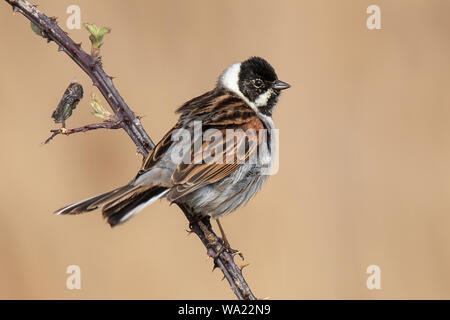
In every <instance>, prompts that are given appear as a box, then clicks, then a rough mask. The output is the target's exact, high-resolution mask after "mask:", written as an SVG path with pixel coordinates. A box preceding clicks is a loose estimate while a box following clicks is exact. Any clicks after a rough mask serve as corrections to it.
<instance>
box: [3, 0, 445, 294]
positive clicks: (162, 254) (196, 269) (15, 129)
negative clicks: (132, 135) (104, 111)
mask: <svg viewBox="0 0 450 320" xmlns="http://www.w3.org/2000/svg"><path fill="white" fill-rule="evenodd" d="M36 2H37V3H38V4H39V8H40V9H41V10H42V11H44V12H45V13H47V14H48V15H54V16H58V17H59V21H60V24H61V25H62V26H63V28H64V29H67V28H66V26H65V22H66V19H67V17H68V14H66V8H67V7H68V6H69V5H71V4H77V5H79V6H80V7H81V19H82V23H84V22H94V23H96V24H98V25H106V26H110V27H112V33H111V34H109V35H107V36H105V45H104V46H103V48H102V54H103V61H104V67H105V70H106V71H107V73H109V74H111V75H113V76H116V77H117V79H116V80H115V84H116V86H117V88H118V89H119V91H120V92H121V94H122V95H123V97H124V98H125V100H126V101H127V102H128V104H129V105H130V106H131V107H132V109H133V110H134V111H135V112H136V113H137V114H138V115H142V116H145V117H144V118H143V120H142V121H143V125H144V127H145V128H146V129H147V131H148V132H149V134H150V135H151V136H152V138H153V139H154V140H158V139H159V138H161V137H162V135H163V134H164V133H165V131H166V130H168V129H169V127H170V126H172V125H173V124H174V123H175V121H176V119H177V117H176V116H175V114H174V110H175V108H176V107H177V106H179V105H180V104H181V103H183V102H184V101H186V100H187V99H190V98H192V97H194V96H196V95H199V94H201V93H203V92H205V91H206V90H209V89H210V88H212V87H213V86H214V85H215V81H216V78H217V77H218V75H219V74H220V73H221V72H222V70H224V69H225V68H226V67H227V66H228V65H230V64H232V63H234V62H237V61H240V60H244V59H246V58H248V57H249V56H251V55H259V56H262V57H265V58H266V59H267V60H268V61H269V62H270V63H271V64H272V65H273V66H274V67H275V69H276V70H277V73H278V75H279V77H280V78H281V79H282V80H284V81H287V82H289V83H291V84H292V88H291V89H289V90H288V91H286V92H285V93H284V94H283V96H282V98H281V101H280V103H279V106H278V108H277V110H276V112H275V115H274V119H275V122H276V125H277V127H278V128H279V129H280V170H279V172H278V174H277V175H275V176H272V177H271V178H270V180H269V183H268V184H267V185H266V186H265V187H264V188H263V190H262V191H261V192H260V193H259V194H258V195H257V196H256V198H254V199H253V200H252V201H251V202H250V203H249V204H248V205H247V206H246V207H244V208H243V209H241V210H239V211H237V212H235V213H234V214H232V215H230V216H227V217H226V218H224V219H223V220H222V223H223V225H224V227H225V230H226V231H227V234H228V237H229V238H230V242H231V244H232V246H233V247H235V248H238V249H240V250H241V251H243V253H244V255H245V257H246V260H245V262H247V263H250V266H249V267H247V268H246V269H245V271H244V274H245V276H246V277H247V279H248V281H249V283H250V285H251V286H252V288H253V290H254V293H255V294H256V295H257V296H258V297H271V298H273V299H310V298H313V299H315V298H319V299H323V298H327V299H328V298H331V299H335V298H343V299H353V298H359V299H381V298H387V299H392V298H401V299H409V298H426V299H428V298H437V299H441V298H447V299H448V298H450V273H449V270H450V232H449V228H450V214H449V209H450V108H449V104H450V90H449V85H450V64H449V56H450V42H449V37H450V20H449V19H448V13H449V12H450V1H448V0H441V1H438V0H433V1H431V0H423V1H414V0H403V1H400V0H398V1H381V0H377V1H374V0H371V1H365V0H359V1H355V0H346V1H331V0H329V1H312V0H311V1H256V0H254V1H207V0H204V1H170V2H169V1H106V0H103V1H100V0H99V1H75V0H70V1H66V0H60V1H44V0H40V1H37V0H36ZM371 4H377V5H379V6H380V7H381V19H382V20H381V23H382V30H373V31H370V30H368V29H367V28H366V19H367V17H368V14H366V8H367V7H368V6H369V5H371ZM0 21H1V25H2V27H1V28H0V46H1V50H0V70H1V72H0V97H1V100H0V101H1V106H0V147H1V153H2V157H1V158H0V177H1V179H0V197H1V205H0V298H6V299H11V298H20V299H22V298H24V299H40V298H43V299H52V298H63V299H81V298H84V299H102V298H106V299H110V298H119V299H121V298H126V299H128V298H135V299H154V298H156V299H169V298H172V299H184V298H187V299H221V298H234V295H233V293H232V291H231V290H230V288H229V286H228V284H227V283H226V281H222V282H221V281H220V279H221V278H222V274H221V273H220V272H219V271H218V270H216V271H214V272H211V269H212V261H211V260H210V259H208V258H207V256H206V252H205V249H204V248H203V246H202V245H201V244H200V241H199V240H198V239H197V238H196V237H195V236H193V235H191V236H188V235H187V233H186V231H185V229H187V228H188V225H187V222H186V220H185V218H184V216H183V215H182V213H181V211H180V210H179V209H178V208H177V207H176V206H171V207H169V205H168V204H167V202H165V201H162V202H158V203H156V204H154V205H153V206H151V207H149V208H147V209H146V210H144V211H143V212H142V213H140V214H139V215H138V216H137V217H135V218H134V219H132V220H131V221H129V222H128V223H127V224H125V225H123V226H120V227H117V228H115V229H113V230H112V229H111V228H109V226H108V225H107V224H106V223H105V222H104V221H103V219H102V217H101V215H100V214H99V213H98V212H96V213H91V214H86V215H83V216H77V217H67V216H61V217H58V216H54V215H52V212H53V211H54V210H55V209H58V208H59V207H61V206H63V205H66V204H68V203H71V202H74V201H77V200H80V199H83V198H86V197H88V196H92V195H95V194H98V193H101V192H105V191H108V190H109V189H111V188H113V187H117V186H119V185H122V184H124V183H126V182H128V181H129V179H131V177H132V176H134V174H135V173H136V171H137V170H138V168H139V166H140V162H141V157H140V156H139V155H137V154H136V149H135V147H134V145H133V143H132V142H131V140H130V139H129V138H128V136H127V135H126V134H125V133H124V132H123V131H118V130H117V131H114V130H113V131H91V132H88V133H86V134H78V135H73V136H70V137H62V136H58V137H56V138H55V139H54V141H52V142H51V143H50V144H49V145H46V146H43V145H41V142H42V141H44V140H45V139H46V138H47V137H48V135H49V130H50V129H52V128H56V127H57V126H56V125H55V124H54V123H53V122H52V120H51V118H50V115H51V113H52V111H53V110H54V109H55V107H56V105H57V103H58V101H59V99H60V98H61V96H62V94H63V92H64V90H65V88H66V87H67V85H68V84H69V82H70V81H71V80H73V79H78V80H79V81H80V82H82V84H83V85H84V89H85V98H84V99H83V100H82V101H81V103H80V104H79V106H78V107H77V109H76V111H75V114H74V116H73V117H72V118H71V119H70V120H69V121H68V124H67V125H68V127H76V126H80V125H84V124H87V123H92V122H97V119H96V118H94V117H93V116H92V115H91V114H90V108H89V100H90V94H91V93H92V92H97V91H96V89H95V88H94V87H92V85H91V81H90V80H89V78H88V77H87V76H86V75H85V74H83V73H82V71H81V70H80V69H79V68H78V67H77V66H76V65H75V64H74V63H73V62H72V61H71V60H69V58H68V57H67V56H66V55H65V54H63V53H58V52H57V51H56V46H55V44H54V43H50V44H48V45H47V44H46V42H45V40H44V39H42V38H39V37H38V36H36V35H35V34H34V33H33V32H32V31H31V29H30V25H29V22H28V20H25V18H24V17H22V16H21V15H18V14H16V15H13V14H12V12H11V8H10V6H9V5H7V4H6V3H5V2H4V1H1V2H0ZM69 34H70V35H71V36H72V37H73V38H74V40H76V41H78V42H79V41H82V42H83V47H84V48H85V49H86V50H89V46H88V44H89V40H88V35H87V31H86V30H84V29H82V30H72V31H70V32H69ZM103 103H105V102H104V100H103ZM72 264H75V265H79V266H80V267H81V275H82V284H81V285H82V289H81V290H72V291H70V290H68V289H66V278H67V276H68V275H67V274H66V268H67V266H69V265H72ZM372 264H375V265H378V266H379V267H380V268H381V290H372V291H370V290H368V289H367V288H366V279H367V277H368V275H367V274H366V268H367V267H368V266H369V265H372Z"/></svg>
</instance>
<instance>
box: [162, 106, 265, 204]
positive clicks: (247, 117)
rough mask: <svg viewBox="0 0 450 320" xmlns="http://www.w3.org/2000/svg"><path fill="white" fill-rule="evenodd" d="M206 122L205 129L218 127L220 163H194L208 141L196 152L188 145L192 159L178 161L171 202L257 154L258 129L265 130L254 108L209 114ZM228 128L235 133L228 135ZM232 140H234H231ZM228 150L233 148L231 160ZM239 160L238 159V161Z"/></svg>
mask: <svg viewBox="0 0 450 320" xmlns="http://www.w3.org/2000/svg"><path fill="white" fill-rule="evenodd" d="M205 125H206V126H207V127H208V128H216V129H218V130H219V131H220V133H221V134H222V137H223V145H222V150H223V151H222V154H221V155H215V156H216V157H217V158H218V159H222V160H223V163H218V162H219V161H210V162H207V163H205V161H202V162H201V163H196V162H197V161H195V160H202V159H201V157H202V155H203V154H204V151H205V150H207V148H209V147H210V144H211V142H210V141H205V142H203V143H202V147H201V152H197V153H195V150H194V149H193V148H191V159H193V161H191V163H183V162H182V163H180V164H179V165H178V167H177V168H176V169H175V172H174V173H173V175H172V181H173V183H174V187H173V189H172V191H171V193H170V200H171V201H174V200H176V199H177V198H179V197H182V196H183V195H186V194H188V193H190V192H192V191H194V190H196V189H198V188H200V187H202V186H205V185H208V184H211V183H215V182H218V181H220V180H221V179H223V178H225V177H227V176H229V175H230V174H231V173H232V172H233V171H235V170H236V169H237V168H239V167H240V166H241V164H242V162H244V161H248V160H249V159H250V158H251V157H252V156H257V154H256V153H257V150H258V145H259V143H260V141H261V139H260V134H261V131H260V130H261V129H264V125H263V123H262V122H261V120H260V119H259V118H258V117H257V116H256V114H255V113H254V112H253V110H251V109H249V108H248V107H243V106H242V107H237V108H234V112H232V113H231V114H230V113H229V112H226V114H225V113H224V114H222V116H215V117H212V119H211V121H209V122H207V123H205V124H204V126H205ZM227 129H235V134H234V135H231V136H230V135H228V136H227V134H226V130H227ZM237 129H241V130H237ZM248 129H253V130H248ZM231 139H232V140H234V141H230V140H231ZM227 140H228V141H227ZM212 143H214V141H213V142H212ZM227 147H228V149H227ZM238 148H245V149H244V152H241V153H240V154H241V155H242V157H240V158H239V159H237V155H238ZM230 149H233V153H232V155H233V159H227V151H229V150H230ZM228 154H229V153H228ZM217 158H215V159H217ZM230 160H231V161H230ZM238 160H240V161H239V162H238Z"/></svg>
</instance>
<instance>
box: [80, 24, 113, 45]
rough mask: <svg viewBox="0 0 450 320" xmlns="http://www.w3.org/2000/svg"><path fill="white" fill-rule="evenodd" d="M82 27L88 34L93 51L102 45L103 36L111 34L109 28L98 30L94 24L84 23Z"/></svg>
mask: <svg viewBox="0 0 450 320" xmlns="http://www.w3.org/2000/svg"><path fill="white" fill-rule="evenodd" d="M84 27H85V28H86V30H87V31H89V33H90V36H89V40H91V43H92V49H93V50H98V49H99V48H100V47H101V46H102V45H103V37H104V36H105V34H108V33H110V32H111V28H108V27H101V28H98V27H97V26H96V25H95V24H91V23H85V24H84Z"/></svg>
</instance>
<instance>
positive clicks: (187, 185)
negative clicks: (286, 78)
mask: <svg viewBox="0 0 450 320" xmlns="http://www.w3.org/2000/svg"><path fill="white" fill-rule="evenodd" d="M289 87H290V85H289V84H287V83H285V82H283V81H280V80H278V77H277V75H276V73H275V70H274V69H273V68H272V66H271V65H270V64H269V63H268V62H267V61H266V60H264V59H262V58H260V57H251V58H249V59H248V60H246V61H244V62H241V63H235V64H233V65H231V66H230V67H229V68H228V69H226V70H225V71H224V72H223V73H222V74H221V75H220V77H219V80H218V82H217V85H216V87H215V88H214V89H213V90H211V91H209V92H206V93H205V94H203V95H201V96H198V97H196V98H194V99H192V100H189V101H187V102H186V103H184V104H183V105H182V106H181V107H179V108H178V109H177V111H176V112H177V113H178V114H180V118H179V120H178V122H177V124H176V125H175V126H174V127H173V128H172V129H171V130H170V131H169V132H168V133H167V134H166V135H165V136H164V137H163V138H162V139H161V141H160V142H159V143H158V144H157V145H156V146H155V148H154V149H153V150H152V151H151V153H150V154H149V155H148V157H147V158H146V159H145V160H144V163H143V165H142V167H141V169H140V170H139V172H138V174H137V175H136V177H135V178H134V179H133V180H131V181H130V182H129V183H128V184H126V185H125V186H122V187H120V188H117V189H115V190H112V191H110V192H107V193H104V194H101V195H98V196H95V197H92V198H89V199H86V200H83V201H80V202H77V203H74V204H71V205H68V206H66V207H64V208H61V209H59V210H58V211H56V214H79V213H83V212H88V211H92V210H95V209H97V208H102V212H103V216H104V217H105V218H106V219H107V221H108V223H109V224H110V225H111V227H114V226H116V225H119V224H122V223H124V222H125V221H127V220H128V219H130V218H131V217H133V216H134V215H136V213H138V212H139V211H141V210H142V209H143V208H144V207H146V206H148V205H150V204H151V203H153V202H154V201H156V200H157V199H160V198H163V197H165V198H166V199H167V200H168V201H170V202H171V203H172V202H175V203H180V204H183V205H185V206H187V207H188V208H190V209H191V212H193V213H194V214H195V215H196V216H198V217H200V218H202V217H211V218H215V219H217V222H218V224H219V228H220V229H221V232H223V229H222V227H221V226H220V222H219V221H218V218H220V217H221V216H223V215H224V214H227V213H230V212H232V211H234V210H236V209H237V208H238V207H239V206H241V205H243V204H245V203H246V202H247V201H248V200H249V199H250V198H251V197H252V196H253V195H254V194H255V193H256V192H257V191H258V190H259V189H260V188H261V185H262V184H263V182H264V181H265V180H266V179H267V176H268V174H267V168H270V166H271V164H272V160H273V155H274V152H275V150H276V145H275V142H274V139H271V138H269V137H268V136H270V135H271V130H272V129H274V128H275V127H274V123H273V120H272V112H273V110H274V108H275V105H276V104H277V102H278V98H279V96H280V92H281V90H284V89H287V88H289ZM230 132H231V133H233V134H231V137H229V136H230V134H229V133H230ZM211 133H214V134H213V136H214V138H211ZM261 133H266V134H265V135H264V134H261ZM206 151H210V153H209V155H211V157H212V158H213V161H206V160H207V159H205V153H208V152H206ZM212 154H214V156H212ZM230 155H231V156H230ZM239 155H241V157H239ZM256 155H257V156H256ZM211 157H210V158H211ZM224 159H225V160H224Z"/></svg>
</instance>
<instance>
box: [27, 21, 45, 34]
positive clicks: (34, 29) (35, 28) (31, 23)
mask: <svg viewBox="0 0 450 320" xmlns="http://www.w3.org/2000/svg"><path fill="white" fill-rule="evenodd" d="M30 25H31V30H33V31H34V33H36V34H37V35H38V36H41V37H43V36H44V33H43V32H42V30H41V29H40V28H39V27H38V26H37V25H35V24H34V23H33V22H30Z"/></svg>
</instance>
